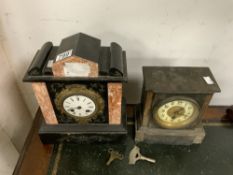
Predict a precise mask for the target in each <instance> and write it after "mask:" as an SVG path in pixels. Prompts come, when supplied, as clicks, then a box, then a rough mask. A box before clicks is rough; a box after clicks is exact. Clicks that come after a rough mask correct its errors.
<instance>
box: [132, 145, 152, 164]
mask: <svg viewBox="0 0 233 175" xmlns="http://www.w3.org/2000/svg"><path fill="white" fill-rule="evenodd" d="M138 160H146V161H148V162H151V163H155V162H156V161H155V159H151V158H148V157H145V156H143V155H141V153H140V148H139V147H137V146H134V148H133V149H132V150H131V151H130V153H129V164H130V165H134V164H135V163H136V162H137V161H138Z"/></svg>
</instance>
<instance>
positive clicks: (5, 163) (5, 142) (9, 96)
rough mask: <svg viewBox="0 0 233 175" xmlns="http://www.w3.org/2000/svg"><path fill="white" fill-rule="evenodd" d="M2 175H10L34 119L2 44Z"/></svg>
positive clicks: (0, 118)
mask: <svg viewBox="0 0 233 175" xmlns="http://www.w3.org/2000/svg"><path fill="white" fill-rule="evenodd" d="M0 66H1V68H0V97H1V98H0V106H1V108H0V175H8V174H9V175H10V174H12V172H13V170H14V166H15V164H16V162H17V159H18V156H19V152H20V151H21V149H22V147H23V144H24V141H25V138H26V136H27V134H28V131H29V129H30V128H31V121H32V118H31V116H30V113H29V111H28V109H27V106H26V104H25V102H24V100H23V97H22V95H21V92H20V90H19V88H18V84H17V81H16V79H15V76H14V74H13V72H12V68H11V66H10V65H9V64H8V59H7V57H6V55H5V53H4V50H3V49H2V46H1V43H0Z"/></svg>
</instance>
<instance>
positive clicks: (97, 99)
mask: <svg viewBox="0 0 233 175" xmlns="http://www.w3.org/2000/svg"><path fill="white" fill-rule="evenodd" d="M55 104H56V107H57V109H58V110H59V111H60V112H61V113H62V114H64V115H65V116H67V117H70V118H73V119H74V120H75V121H76V122H78V123H88V122H91V121H92V120H93V119H95V118H96V117H97V116H98V115H100V114H102V113H103V110H104V100H103V98H102V97H101V95H100V94H99V93H98V92H96V91H94V90H92V89H88V88H86V87H85V86H82V85H76V86H67V87H66V89H64V90H62V91H61V92H60V93H58V94H57V95H56V99H55Z"/></svg>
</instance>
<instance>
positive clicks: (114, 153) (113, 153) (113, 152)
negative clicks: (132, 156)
mask: <svg viewBox="0 0 233 175" xmlns="http://www.w3.org/2000/svg"><path fill="white" fill-rule="evenodd" d="M108 152H109V154H110V157H109V159H108V161H107V163H106V165H110V164H111V163H112V161H114V160H115V159H118V160H122V159H123V158H124V155H123V154H121V153H119V152H118V151H116V150H113V149H112V148H109V149H108Z"/></svg>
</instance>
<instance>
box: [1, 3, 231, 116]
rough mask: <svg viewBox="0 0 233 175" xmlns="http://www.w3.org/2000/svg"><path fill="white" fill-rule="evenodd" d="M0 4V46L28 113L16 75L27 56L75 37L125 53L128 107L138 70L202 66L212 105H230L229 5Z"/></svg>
mask: <svg viewBox="0 0 233 175" xmlns="http://www.w3.org/2000/svg"><path fill="white" fill-rule="evenodd" d="M0 2H1V6H0V15H1V19H0V40H1V42H2V43H3V46H4V49H5V50H6V52H7V56H8V58H9V60H10V62H11V65H12V67H13V68H14V71H15V75H16V77H17V81H18V84H19V87H20V88H21V91H22V93H23V96H24V99H25V101H26V103H27V105H28V107H29V109H30V111H31V113H32V114H33V113H34V112H35V110H36V102H35V99H34V97H33V94H32V91H31V87H30V86H29V85H26V84H23V83H22V77H23V75H24V73H25V70H26V68H27V67H28V65H29V63H30V62H31V60H32V57H33V55H34V54H35V52H36V50H37V49H38V48H40V47H41V45H42V44H43V43H44V42H46V41H48V40H50V41H53V43H54V44H59V42H60V40H61V39H62V38H64V37H66V36H69V35H71V34H74V33H77V32H84V33H87V34H90V35H93V36H96V37H99V38H101V39H102V41H103V44H106V45H109V43H110V42H111V41H116V42H118V43H120V44H121V45H122V46H123V48H124V49H125V50H126V51H127V56H128V65H129V66H128V69H129V83H128V88H127V91H128V101H129V102H130V103H132V102H134V103H135V102H137V101H138V100H139V96H140V95H139V94H140V86H141V82H140V81H141V74H142V72H141V66H142V65H175V66H183V65H188V66H203V65H204V66H209V67H210V68H211V70H212V72H213V73H214V75H215V77H216V79H217V81H218V82H219V85H220V87H221V89H222V93H221V94H217V95H215V96H214V99H213V100H212V104H215V105H230V104H233V91H232V90H231V87H233V81H232V80H233V75H232V73H231V67H232V64H233V61H232V59H231V57H232V56H233V49H232V48H233V30H232V29H233V2H232V1H231V0H173V1H170V0H144V1H137V0H128V1H126V0H124V1H123V0H117V1H113V0H98V1H93V0H92V1H91V0H85V1H84V0H49V1H47V0H40V1H38V0H20V1H17V0H1V1H0ZM135 85H136V86H135ZM132 89H133V90H134V91H133V90H132ZM135 94H137V96H135Z"/></svg>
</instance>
